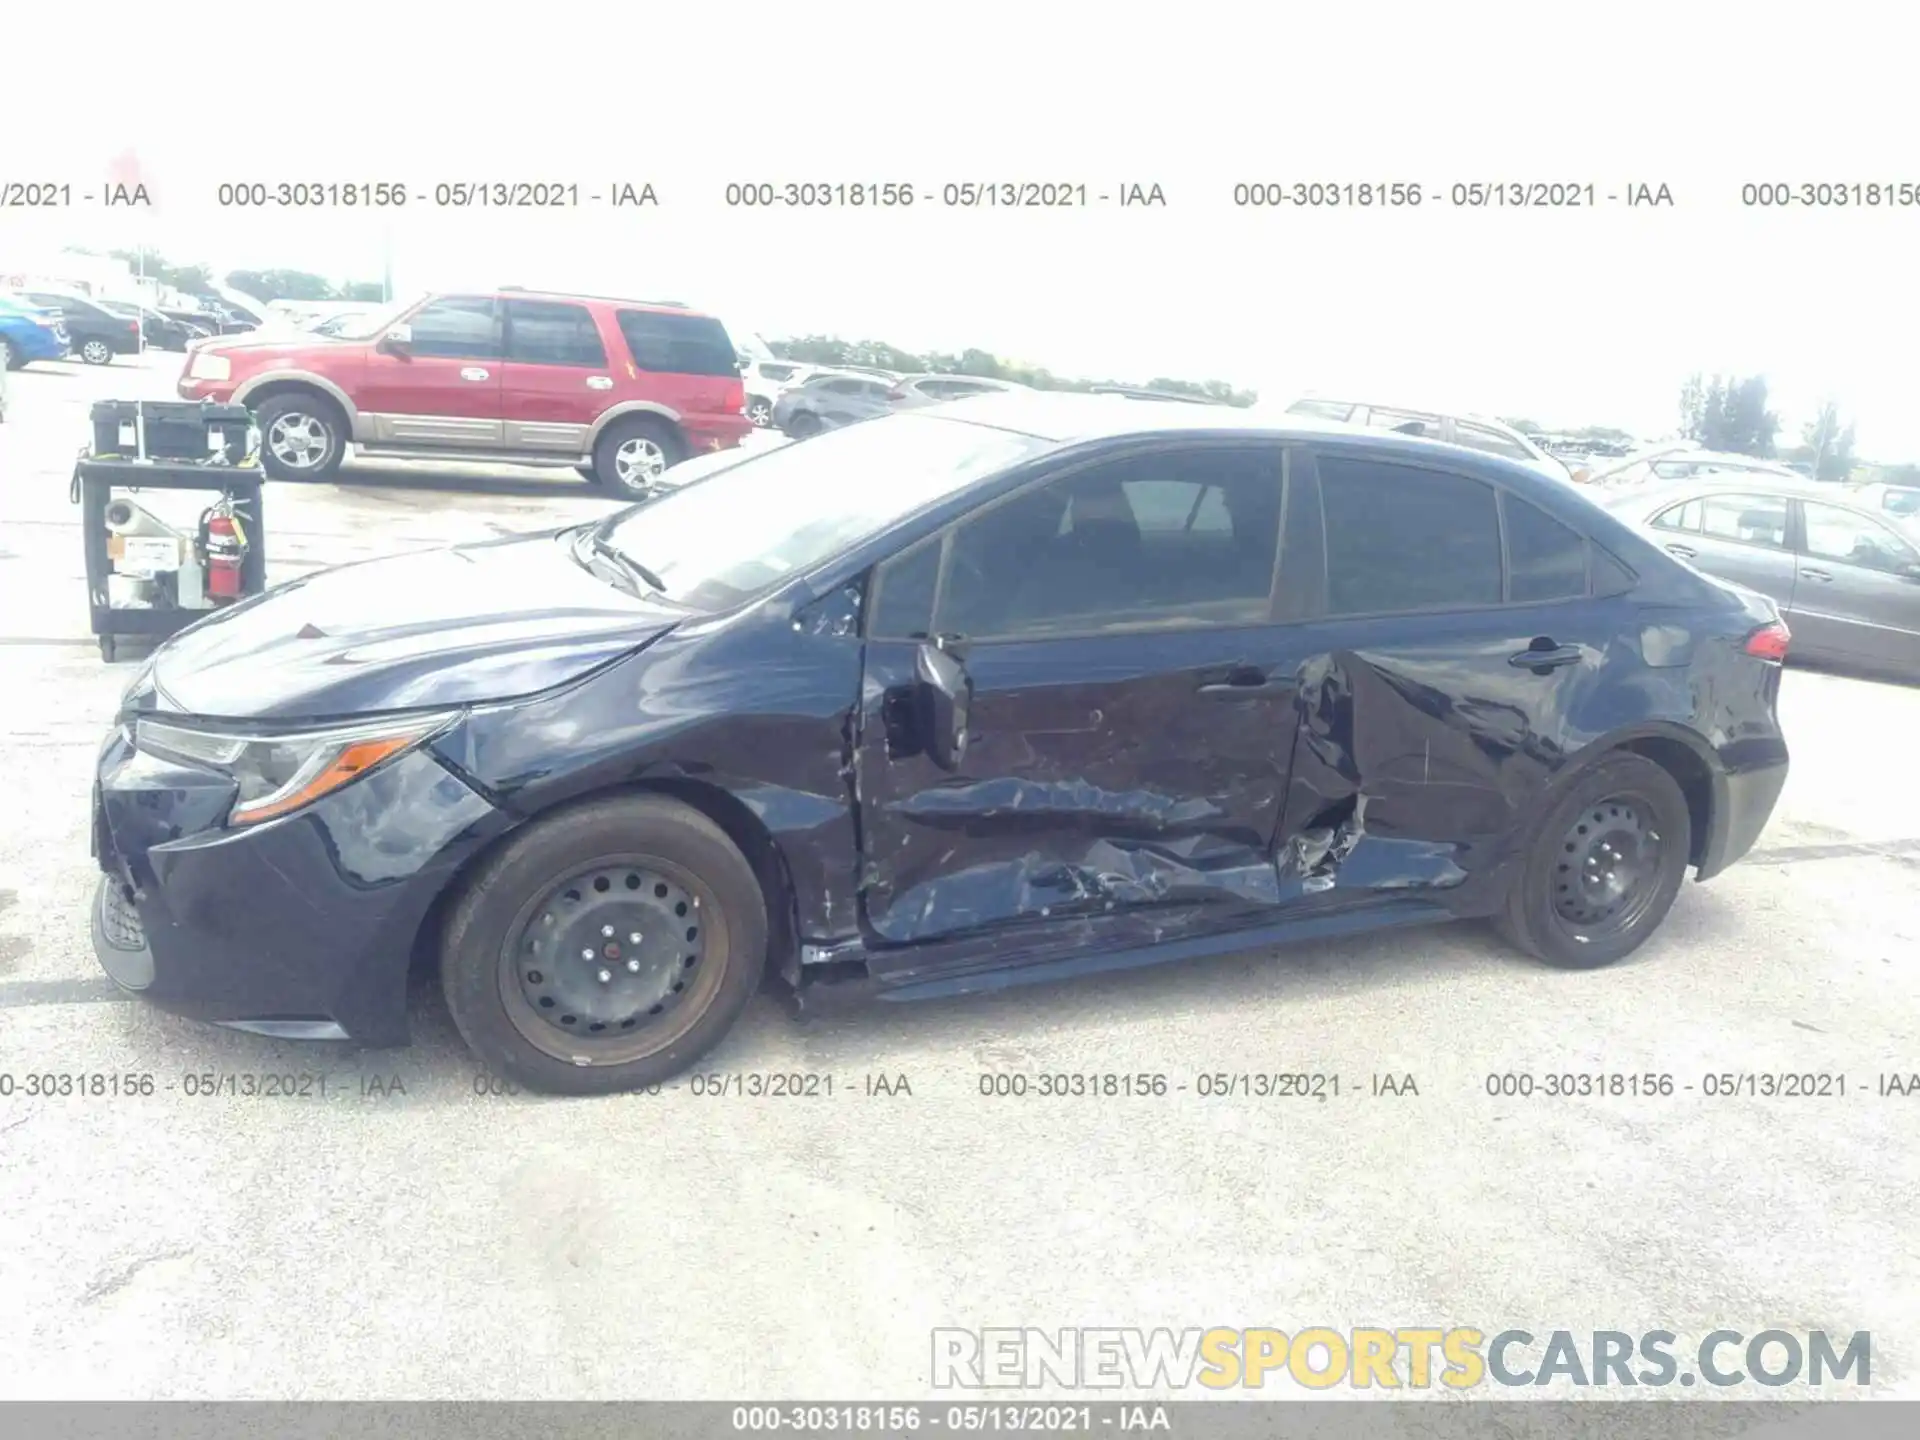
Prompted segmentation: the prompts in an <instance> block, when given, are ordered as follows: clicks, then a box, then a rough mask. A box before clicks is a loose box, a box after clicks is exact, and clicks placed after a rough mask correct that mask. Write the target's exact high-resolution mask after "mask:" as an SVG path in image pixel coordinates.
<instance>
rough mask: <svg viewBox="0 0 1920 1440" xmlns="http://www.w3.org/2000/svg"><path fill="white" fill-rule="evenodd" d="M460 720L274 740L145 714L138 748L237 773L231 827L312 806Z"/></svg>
mask: <svg viewBox="0 0 1920 1440" xmlns="http://www.w3.org/2000/svg"><path fill="white" fill-rule="evenodd" d="M452 719H453V716H452V715H451V714H445V713H443V714H437V715H412V716H406V717H404V718H395V719H389V720H373V721H367V722H364V723H360V724H355V725H335V726H330V727H328V728H326V729H317V730H289V731H284V732H282V733H280V734H274V735H237V734H233V733H231V732H222V731H214V730H200V729H194V728H192V727H190V726H186V725H176V724H172V723H170V722H168V721H164V720H153V719H148V718H145V717H143V718H141V719H140V720H138V721H136V722H135V723H134V728H133V743H134V745H135V747H136V748H137V749H141V750H145V751H147V752H149V753H150V754H154V755H158V756H161V757H162V758H164V759H169V760H178V761H181V762H184V763H185V764H189V765H201V766H205V767H207V768H209V769H213V770H219V771H221V772H223V773H224V774H226V775H229V776H231V777H232V779H233V780H234V782H235V783H236V784H237V785H239V787H240V794H239V796H238V797H237V798H236V799H235V800H234V802H233V810H232V813H231V814H229V815H228V817H227V820H228V823H229V824H233V825H254V824H258V823H259V822H260V821H262V820H271V819H273V818H274V817H275V816H278V815H285V814H287V813H288V812H290V811H293V810H298V809H300V807H301V806H303V805H311V804H312V803H313V802H314V801H315V800H318V799H319V798H320V797H321V796H323V795H329V794H331V793H332V792H333V791H335V790H338V789H339V788H340V787H341V786H343V785H347V784H350V783H351V782H352V781H354V780H356V779H358V778H359V777H360V776H361V775H364V774H366V772H367V771H369V770H371V769H372V768H373V767H374V766H376V765H380V764H383V763H384V762H386V761H388V760H391V759H393V758H394V757H395V756H396V755H399V754H402V753H403V752H405V751H408V750H411V749H412V748H413V747H414V746H416V745H418V744H420V743H421V742H422V741H424V740H426V739H428V738H429V737H430V736H433V735H435V734H437V733H438V732H439V731H441V730H443V729H445V728H446V726H447V725H448V724H449V723H450V722H451V721H452Z"/></svg>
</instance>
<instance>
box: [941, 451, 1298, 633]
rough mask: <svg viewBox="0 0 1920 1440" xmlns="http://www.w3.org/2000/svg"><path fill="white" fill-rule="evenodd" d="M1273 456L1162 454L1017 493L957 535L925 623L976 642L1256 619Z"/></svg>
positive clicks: (1264, 597) (1277, 457)
mask: <svg viewBox="0 0 1920 1440" xmlns="http://www.w3.org/2000/svg"><path fill="white" fill-rule="evenodd" d="M1283 459H1284V456H1283V452H1282V451H1281V450H1280V449H1279V448H1278V447H1260V448H1246V449H1241V448H1235V447H1192V448H1186V449H1178V450H1165V451H1159V452H1156V453H1153V454H1150V455H1141V456H1133V457H1129V458H1127V459H1125V460H1118V461H1113V462H1109V463H1104V464H1096V465H1094V466H1091V467H1089V468H1087V469H1084V470H1079V471H1075V472H1074V473H1073V474H1071V475H1067V476H1063V477H1061V478H1060V479H1058V480H1055V481H1053V482H1051V483H1049V484H1046V485H1040V486H1036V487H1034V488H1032V489H1029V490H1026V491H1023V492H1022V493H1020V494H1019V495H1017V496H1015V497H1014V498H1013V499H1011V500H1008V501H1006V502H1004V503H1000V504H996V505H994V506H992V507H990V508H989V509H987V510H986V511H984V512H983V513H981V514H980V515H977V516H975V517H973V518H971V519H969V520H966V521H963V522H962V523H961V524H959V525H958V526H956V527H955V529H954V531H953V534H952V537H951V539H950V540H949V542H948V546H947V550H948V554H947V557H946V570H945V579H944V581H943V582H942V585H941V588H940V605H939V610H938V613H937V615H936V616H935V624H936V625H937V627H938V629H939V630H940V631H941V632H943V633H951V634H958V635H966V636H970V637H973V638H976V639H980V638H995V637H1009V638H1011V637H1019V638H1028V637H1036V636H1044V635H1064V634H1087V633H1094V632H1099V631H1110V630H1129V629H1151V628H1161V627H1167V628H1187V627H1192V626H1196V625H1244V624H1256V623H1260V622H1262V621H1264V620H1266V619H1267V618H1268V616H1269V614H1270V611H1271V595H1272V591H1273V582H1274V568H1275V567H1274V562H1275V558H1276V556H1275V552H1276V550H1277V548H1278V545H1279V537H1280V499H1281V493H1282V489H1283V484H1282V468H1283Z"/></svg>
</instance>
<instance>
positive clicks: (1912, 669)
mask: <svg viewBox="0 0 1920 1440" xmlns="http://www.w3.org/2000/svg"><path fill="white" fill-rule="evenodd" d="M1612 503H1613V508H1614V511H1615V513H1616V514H1618V515H1619V516H1621V517H1622V518H1623V519H1625V520H1627V521H1629V522H1630V523H1632V524H1634V525H1636V526H1639V527H1641V528H1642V530H1643V532H1644V533H1645V535H1646V536H1647V538H1648V539H1649V540H1651V541H1653V542H1654V543H1655V544H1657V545H1659V546H1660V547H1661V548H1662V549H1664V550H1665V551H1666V552H1667V553H1668V554H1670V555H1673V556H1675V557H1676V558H1678V559H1680V560H1684V561H1685V562H1686V563H1687V564H1689V565H1691V566H1693V567H1694V568H1695V569H1697V570H1700V571H1703V572H1705V573H1706V574H1709V575H1717V576H1719V577H1721V578H1722V579H1725V580H1732V581H1735V582H1737V583H1739V584H1741V585H1745V586H1748V587H1749V588H1751V589H1753V590H1757V591H1759V592H1760V593H1761V594H1763V595H1765V596H1767V597H1768V598H1769V599H1771V600H1772V601H1773V602H1774V604H1776V605H1777V606H1779V608H1780V612H1781V614H1782V615H1784V616H1785V617H1786V619H1787V623H1788V624H1789V625H1791V626H1792V627H1793V648H1794V653H1795V654H1797V655H1801V656H1805V657H1807V658H1809V659H1818V660H1827V661H1834V662H1838V663H1841V664H1845V665H1852V666H1859V667H1862V668H1867V669H1872V670H1876V671H1882V672H1887V673H1892V674H1898V675H1902V676H1905V677H1907V678H1911V679H1920V532H1915V531H1913V530H1903V529H1902V528H1901V522H1900V521H1898V520H1897V519H1896V518H1895V517H1893V516H1890V515H1887V514H1886V513H1885V512H1883V511H1881V510H1879V509H1878V508H1877V507H1874V506H1870V505H1865V504H1861V503H1860V502H1859V501H1858V500H1855V499H1853V498H1851V497H1850V496H1849V495H1848V494H1847V492H1846V491H1844V490H1842V489H1841V488H1840V487H1839V486H1837V485H1824V486H1818V487H1815V486H1814V485H1812V484H1811V483H1810V482H1806V481H1801V480H1798V478H1797V477H1793V478H1790V479H1788V480H1786V481H1780V480H1777V479H1775V480H1773V481H1772V483H1769V477H1768V476H1765V475H1763V474H1759V473H1754V474H1749V475H1745V476H1732V477H1729V476H1724V475H1716V474H1712V473H1708V474H1704V475H1702V476H1701V477H1700V478H1698V479H1694V480H1684V481H1680V482H1677V483H1675V484H1671V485H1665V486H1656V487H1649V488H1646V489H1642V490H1636V491H1634V492H1632V493H1631V494H1629V495H1626V496H1623V497H1622V498H1620V499H1617V500H1615V501H1613V502H1612Z"/></svg>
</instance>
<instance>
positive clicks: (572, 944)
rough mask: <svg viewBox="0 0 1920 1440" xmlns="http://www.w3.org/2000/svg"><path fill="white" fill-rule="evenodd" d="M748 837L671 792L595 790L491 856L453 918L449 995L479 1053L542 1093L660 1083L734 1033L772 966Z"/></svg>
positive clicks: (448, 936)
mask: <svg viewBox="0 0 1920 1440" xmlns="http://www.w3.org/2000/svg"><path fill="white" fill-rule="evenodd" d="M766 951H767V909H766V900H765V897H764V896H763V895H762V893H761V890H760V884H759V881H758V880H757V879H756V878H755V877H754V873H753V867H752V866H751V865H749V864H748V863H747V860H746V857H745V856H743V855H742V854H741V853H740V851H739V849H738V847H736V846H735V845H734V843H733V842H732V841H731V840H729V839H728V838H727V835H726V833H725V832H724V831H722V830H721V829H720V827H719V826H718V825H716V824H714V823H713V821H712V820H710V819H709V818H708V817H707V816H706V815H704V814H702V813H701V812H700V811H698V810H695V809H694V808H693V807H692V806H690V805H686V804H683V803H682V802H680V801H678V800H672V799H668V798H666V797H664V796H638V797H634V796H622V797H618V798H610V799H605V800H596V801H590V802H587V803H586V804H583V805H580V806H578V807H575V808H573V809H571V810H569V811H567V812H566V813H565V814H564V815H560V816H556V817H553V818H552V819H549V820H547V821H544V822H541V823H539V824H536V825H535V826H534V827H533V828H531V829H529V830H528V831H527V832H526V833H525V834H523V835H521V836H520V837H519V838H517V839H515V840H513V841H512V842H510V843H509V844H508V845H507V846H506V848H505V849H504V850H502V851H501V852H500V853H499V854H498V855H497V856H495V857H494V858H493V859H492V860H490V861H488V862H487V863H486V864H485V866H484V867H483V868H482V870H481V871H480V873H479V874H478V875H476V876H475V877H474V879H473V881H472V883H471V884H470V885H469V886H468V887H467V889H466V892H465V894H464V896H463V898H462V899H461V900H460V901H459V902H458V903H457V904H456V905H455V906H454V908H453V911H452V913H451V915H450V916H449V918H448V922H447V927H446V930H445V933H444V936H443V940H442V949H441V984H442V988H443V989H444V991H445V993H446V998H447V1008H448V1010H449V1011H451V1012H452V1015H453V1020H454V1024H455V1025H456V1026H458V1027H459V1030H460V1033H461V1035H462V1036H463V1037H465V1039H466V1041H467V1044H468V1045H469V1046H471V1047H472V1049H473V1051H474V1053H475V1055H477V1056H478V1057H479V1058H480V1060H481V1061H482V1062H483V1063H484V1064H486V1065H488V1066H489V1067H491V1068H493V1069H495V1070H497V1071H499V1072H501V1073H502V1074H505V1075H507V1076H509V1077H511V1078H512V1079H515V1080H518V1081H520V1082H521V1083H523V1084H525V1085H528V1086H531V1087H533V1088H535V1089H538V1090H544V1091H551V1092H555V1093H561V1094H569V1095H602V1094H611V1093H614V1092H617V1091H624V1090H632V1089H636V1088H638V1087H640V1086H644V1085H651V1084H655V1083H657V1082H659V1081H661V1080H664V1079H666V1078H668V1077H669V1076H672V1075H675V1074H678V1073H679V1072H680V1071H682V1070H684V1069H686V1068H687V1066H689V1065H691V1064H693V1062H694V1061H696V1060H697V1059H699V1058H700V1057H701V1056H702V1055H704V1054H706V1052H707V1051H709V1050H711V1049H712V1048H713V1047H714V1046H715V1045H717V1044H718V1043H719V1042H720V1040H721V1038H722V1037H723V1036H725V1035H726V1033H727V1031H728V1030H730V1029H731V1028H732V1026H733V1024H734V1022H735V1021H736V1020H737V1019H739V1017H740V1013H741V1012H742V1011H743V1010H744V1009H745V1008H746V1006H747V1002H748V1000H750V999H751V998H752V996H753V993H754V991H755V989H756V988H757V987H758V986H759V983H760V978H761V975H762V972H763V971H764V969H765V965H766Z"/></svg>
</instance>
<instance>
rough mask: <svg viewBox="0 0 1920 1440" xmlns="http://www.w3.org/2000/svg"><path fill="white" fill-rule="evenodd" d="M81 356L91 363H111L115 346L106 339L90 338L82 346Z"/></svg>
mask: <svg viewBox="0 0 1920 1440" xmlns="http://www.w3.org/2000/svg"><path fill="white" fill-rule="evenodd" d="M80 358H81V359H82V360H84V361H86V362H87V364H89V365H111V364H112V363H113V347H112V346H111V345H109V344H107V342H106V341H104V340H88V341H86V342H85V343H83V344H82V345H81V346H80Z"/></svg>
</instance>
